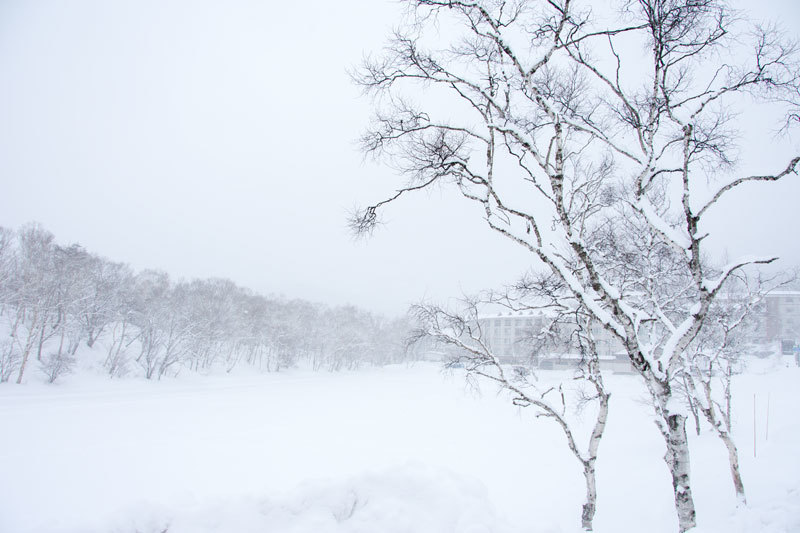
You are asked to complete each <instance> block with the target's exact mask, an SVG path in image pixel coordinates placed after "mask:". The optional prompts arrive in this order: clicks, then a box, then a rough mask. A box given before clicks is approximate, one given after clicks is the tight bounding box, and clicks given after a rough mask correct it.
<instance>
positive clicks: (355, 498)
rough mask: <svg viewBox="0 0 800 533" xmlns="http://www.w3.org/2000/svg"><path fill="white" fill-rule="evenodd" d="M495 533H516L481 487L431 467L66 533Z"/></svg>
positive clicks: (155, 512)
mask: <svg viewBox="0 0 800 533" xmlns="http://www.w3.org/2000/svg"><path fill="white" fill-rule="evenodd" d="M109 529H110V531H112V532H114V533H162V532H164V531H168V532H169V533H212V532H213V533H217V532H227V533H250V532H252V533H256V532H259V533H263V532H269V531H280V532H286V533H292V532H298V533H299V532H314V533H345V532H347V533H357V532H358V533H368V532H369V533H373V532H382V533H411V532H414V533H449V532H452V533H489V532H509V531H511V530H510V529H509V528H508V527H507V526H505V525H503V524H501V523H500V522H499V521H498V519H497V517H496V516H495V512H494V510H493V508H492V505H491V504H490V503H489V499H488V497H487V492H486V489H485V487H484V486H483V485H482V484H481V483H480V482H478V481H476V480H472V479H469V478H465V477H463V476H459V475H456V474H455V473H453V472H451V471H448V470H445V469H441V468H433V467H428V466H424V465H420V464H417V465H407V466H405V467H398V468H395V469H389V470H385V471H382V472H375V473H368V474H364V475H362V476H359V477H355V478H352V479H350V480H348V481H309V482H305V483H303V484H301V485H300V486H299V487H297V488H296V489H294V490H293V491H291V492H290V493H288V494H283V495H276V496H273V497H271V498H265V499H255V498H245V499H238V500H229V501H217V502H214V503H209V502H196V503H194V504H186V505H183V506H181V507H180V508H178V509H162V508H159V507H158V506H155V505H141V506H139V507H137V508H136V509H130V510H128V511H126V513H125V514H124V515H122V516H120V517H119V518H118V519H117V520H116V524H114V525H112V526H111V528H109V527H108V526H107V525H106V526H103V527H100V528H97V529H89V530H87V529H84V528H80V529H64V530H61V531H62V532H63V533H67V532H70V533H72V532H75V533H78V532H79V531H80V532H81V533H89V532H95V531H96V532H97V533H101V532H102V533H106V532H108V531H109Z"/></svg>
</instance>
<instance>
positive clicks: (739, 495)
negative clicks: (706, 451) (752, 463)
mask: <svg viewBox="0 0 800 533" xmlns="http://www.w3.org/2000/svg"><path fill="white" fill-rule="evenodd" d="M719 438H720V439H722V442H724V443H725V447H726V448H728V462H729V464H730V467H731V478H733V488H734V490H735V491H736V499H737V500H739V502H740V503H742V504H744V505H747V498H746V497H745V494H744V482H743V481H742V473H741V471H740V470H739V451H738V450H737V449H736V444H735V443H734V442H733V439H732V438H731V436H730V434H729V433H728V432H727V431H720V432H719Z"/></svg>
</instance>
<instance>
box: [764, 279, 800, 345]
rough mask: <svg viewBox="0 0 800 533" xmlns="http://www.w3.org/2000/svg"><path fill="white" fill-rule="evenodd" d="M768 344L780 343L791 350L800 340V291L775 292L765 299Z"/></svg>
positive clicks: (765, 329) (765, 338) (765, 327)
mask: <svg viewBox="0 0 800 533" xmlns="http://www.w3.org/2000/svg"><path fill="white" fill-rule="evenodd" d="M761 326H762V331H763V334H764V339H763V340H765V341H766V342H776V341H780V342H781V344H782V345H783V350H784V351H787V349H788V350H791V347H792V346H794V345H795V344H796V343H797V342H798V341H799V340H800V291H773V292H771V293H769V294H767V295H766V296H765V297H764V313H763V322H762V324H761Z"/></svg>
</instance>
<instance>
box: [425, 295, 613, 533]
mask: <svg viewBox="0 0 800 533" xmlns="http://www.w3.org/2000/svg"><path fill="white" fill-rule="evenodd" d="M464 303H465V310H464V312H463V313H462V312H452V311H448V310H445V309H443V308H441V307H439V306H436V305H415V306H413V307H412V310H411V314H412V316H413V317H414V318H415V319H416V322H417V324H418V326H419V329H418V330H417V331H416V333H415V334H414V336H413V337H412V340H414V341H416V340H420V339H425V338H430V339H434V340H435V341H436V342H438V343H440V344H442V345H444V346H445V347H453V348H455V350H452V351H450V356H449V358H448V364H449V365H450V366H452V365H455V364H457V365H458V366H463V367H464V368H465V369H466V372H467V375H468V376H471V377H479V378H482V379H485V380H488V381H490V382H492V383H494V384H496V385H497V386H498V387H500V388H501V389H504V390H506V391H508V392H510V393H511V394H512V396H513V403H514V405H517V406H520V407H530V408H533V409H535V410H536V412H537V416H542V417H546V418H549V419H552V420H554V421H555V422H556V423H557V424H558V426H559V428H560V429H561V431H562V432H563V434H564V437H565V438H566V442H567V446H568V447H569V450H570V452H572V454H573V455H574V456H575V458H576V459H577V460H578V462H579V463H580V464H581V468H582V470H583V476H584V481H585V484H586V496H585V501H584V503H583V507H582V512H581V525H582V527H583V529H585V530H587V531H591V530H592V521H593V520H594V515H595V511H596V508H597V482H596V476H595V463H596V461H597V454H598V450H599V447H600V440H601V439H602V437H603V432H604V431H605V426H606V420H607V418H608V402H609V398H610V394H609V393H608V392H607V391H606V390H605V386H604V384H603V376H602V374H601V371H600V360H599V357H598V353H597V345H596V344H595V340H594V336H593V334H592V328H591V323H592V320H593V318H592V316H591V315H588V314H586V313H585V312H582V311H581V310H579V309H573V310H572V312H571V313H570V312H567V313H568V314H569V315H570V316H571V319H572V320H574V322H573V325H574V328H572V330H571V331H570V338H569V339H562V340H563V343H564V344H572V345H573V346H574V347H576V348H577V349H578V350H579V351H580V354H581V356H582V357H581V360H580V364H579V365H577V366H576V367H575V370H576V372H577V375H576V376H575V379H576V380H581V381H585V382H587V383H589V384H590V385H591V388H592V389H593V390H592V392H591V393H590V394H585V393H584V392H583V391H580V394H578V396H577V398H575V400H576V401H575V402H574V403H571V402H570V398H569V394H568V393H567V392H566V391H565V389H564V384H563V383H560V384H558V385H557V386H556V385H549V384H548V385H546V386H544V387H543V386H541V385H540V384H539V382H538V379H537V378H536V377H535V375H534V374H533V373H532V372H531V370H530V369H528V368H527V367H523V366H510V365H507V364H506V365H504V364H502V362H501V359H500V357H498V356H497V355H496V352H495V351H494V350H493V347H492V346H491V344H490V343H489V342H487V338H486V333H485V332H484V331H483V329H484V327H483V326H482V321H481V319H480V317H479V314H478V302H476V301H475V300H466V301H465V302H464ZM562 318H564V317H563V316H562ZM554 323H555V322H550V323H549V324H554ZM591 402H596V403H597V413H596V416H595V419H594V424H593V425H592V430H591V432H590V434H589V438H588V443H587V444H586V446H585V447H583V449H582V446H581V445H579V444H578V437H577V436H576V430H575V427H574V421H570V418H569V415H568V413H567V410H568V408H570V409H583V408H584V407H585V406H586V405H587V404H588V403H591Z"/></svg>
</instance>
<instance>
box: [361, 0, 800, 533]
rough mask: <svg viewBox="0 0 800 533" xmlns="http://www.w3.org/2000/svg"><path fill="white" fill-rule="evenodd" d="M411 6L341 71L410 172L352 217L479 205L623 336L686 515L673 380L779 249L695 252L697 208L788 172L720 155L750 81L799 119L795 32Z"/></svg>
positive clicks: (377, 134)
mask: <svg viewBox="0 0 800 533" xmlns="http://www.w3.org/2000/svg"><path fill="white" fill-rule="evenodd" d="M406 4H407V5H408V7H409V15H408V16H409V18H408V22H407V24H406V25H405V26H404V27H402V28H401V29H399V30H397V31H396V32H395V33H394V35H393V36H392V39H391V40H390V42H389V45H388V46H387V48H386V49H385V51H384V52H383V53H382V54H381V55H379V56H376V57H372V58H369V59H367V60H366V61H365V63H364V65H363V67H362V68H361V69H360V70H359V71H358V72H357V73H356V74H355V75H354V77H355V80H356V82H357V83H359V84H360V85H361V86H362V87H363V88H364V90H365V91H366V92H368V93H372V94H375V95H377V96H378V99H377V100H376V108H377V111H376V115H375V118H374V121H373V123H372V125H371V126H370V128H369V129H368V131H367V132H366V133H365V134H364V136H363V138H362V146H363V149H364V150H365V151H366V152H367V153H371V154H374V155H376V156H379V157H382V158H384V160H386V161H387V162H389V163H390V164H391V165H392V166H394V168H396V169H397V170H398V171H399V172H401V173H402V174H404V175H405V176H407V177H408V182H406V183H405V184H404V185H403V186H402V187H401V188H400V189H398V190H397V192H396V193H394V194H392V195H391V196H389V197H387V198H386V199H384V200H382V201H380V202H377V203H375V204H373V205H370V206H368V207H367V208H365V209H363V210H360V211H358V212H357V213H356V214H354V216H353V217H352V219H351V226H352V228H353V229H354V230H355V231H356V232H359V233H369V232H371V231H372V230H373V229H374V227H375V226H376V224H377V223H378V222H379V213H380V211H381V210H382V209H383V208H385V207H386V206H387V205H388V204H390V203H391V202H394V201H395V200H397V199H398V198H401V197H402V196H404V195H406V194H408V193H412V192H414V191H419V190H423V189H427V188H430V187H434V186H448V185H449V186H451V187H452V188H454V189H455V190H456V191H458V192H459V193H460V194H461V195H462V196H463V197H464V198H466V199H467V200H470V201H473V202H476V203H478V204H480V205H481V206H482V208H483V212H484V217H485V220H486V222H487V224H488V225H489V227H490V228H492V229H493V230H495V231H496V232H498V233H499V234H500V235H502V236H504V237H506V238H508V239H510V240H512V241H514V242H515V243H517V244H519V245H520V246H522V247H524V248H525V249H527V250H528V251H530V252H531V254H532V256H533V257H534V258H536V259H537V260H538V261H539V263H540V264H542V265H543V266H544V267H545V268H546V269H547V270H549V271H550V272H552V273H553V274H554V275H555V276H557V277H558V278H559V279H560V280H561V281H562V282H563V284H564V286H565V287H566V290H568V291H569V292H570V293H571V295H572V296H573V297H574V298H575V299H576V300H577V301H578V303H579V306H580V307H581V308H582V309H584V310H585V311H586V312H587V313H589V314H590V315H591V316H592V318H593V320H594V321H595V322H596V323H598V324H600V325H601V326H602V327H603V328H605V329H606V330H607V331H608V332H609V333H610V334H611V335H613V336H614V337H615V338H616V339H618V340H619V342H620V343H621V344H622V346H623V347H624V349H625V351H626V352H627V354H628V356H629V358H630V360H631V363H632V364H633V366H634V368H635V369H636V370H637V371H638V373H639V374H640V375H641V376H642V378H643V379H644V382H645V384H646V385H647V387H648V390H649V391H650V394H651V396H652V399H653V406H654V409H655V414H656V422H657V425H658V427H659V429H660V431H661V433H662V435H663V438H664V443H665V446H666V454H665V461H666V463H667V466H668V468H669V471H670V474H671V476H672V485H673V492H674V498H675V507H676V512H677V517H678V528H679V530H680V531H686V530H688V529H691V528H692V527H694V525H695V514H696V512H695V506H694V501H693V498H692V490H691V482H690V470H689V447H688V441H687V437H686V428H685V424H686V419H687V413H686V412H685V409H684V408H683V407H682V406H681V405H680V402H675V401H673V397H674V394H673V386H674V384H675V382H676V379H677V377H678V375H679V371H680V369H681V368H683V367H684V366H685V363H686V358H687V347H688V346H689V345H690V344H691V342H692V341H693V340H694V339H695V337H696V336H697V335H698V333H699V332H700V330H701V328H702V326H703V323H704V321H705V319H706V316H707V314H708V312H709V309H710V307H711V305H712V303H713V301H714V299H715V298H716V296H717V295H718V293H719V291H720V290H721V288H722V287H723V285H724V284H725V282H726V281H727V280H728V278H729V277H730V276H731V275H732V274H734V273H735V272H737V271H739V270H740V269H742V268H743V267H745V266H747V265H750V264H756V263H768V262H771V261H773V259H774V258H772V257H764V258H754V257H743V258H741V259H737V260H734V261H731V262H730V263H729V264H727V265H725V266H723V267H721V268H718V269H709V268H708V267H707V265H706V263H705V261H704V254H705V253H706V252H705V249H706V237H707V236H708V234H707V231H708V229H707V228H706V226H705V225H704V222H705V220H706V218H707V216H708V214H709V213H711V212H713V211H714V210H716V209H719V208H720V206H723V205H724V203H725V200H726V198H727V197H728V195H729V193H730V192H731V191H732V190H734V189H738V188H740V187H743V186H749V185H750V184H751V183H755V182H770V181H777V180H779V179H782V178H784V177H786V176H788V175H790V174H793V173H796V168H797V166H798V163H800V156H798V157H794V158H791V160H789V161H786V162H782V163H778V164H776V165H775V168H774V169H772V171H771V172H765V173H763V174H755V175H749V176H741V175H737V173H736V170H735V166H734V165H733V163H734V162H735V148H736V146H735V142H734V141H735V134H734V132H733V126H734V125H735V122H734V121H735V114H733V110H734V109H736V108H737V106H740V105H742V104H743V103H744V102H746V101H747V97H749V96H755V97H757V98H758V99H759V100H760V101H769V102H773V103H777V104H779V105H783V106H784V107H783V109H785V110H786V113H785V115H784V116H785V122H784V123H783V126H785V127H786V128H788V127H792V126H794V124H795V123H796V122H797V120H796V118H797V116H798V115H797V110H798V109H800V106H798V102H800V90H798V87H799V86H800V85H799V84H798V72H800V69H798V67H797V63H796V49H795V47H794V45H792V44H791V43H788V44H787V43H786V42H785V40H783V39H782V37H781V35H780V33H779V32H777V31H776V30H775V29H774V28H759V27H756V28H753V29H749V28H744V27H743V26H742V25H741V24H740V23H739V22H738V21H736V20H735V19H733V18H732V17H731V15H730V12H729V10H728V8H727V6H726V5H725V3H724V2H723V1H717V0H638V1H630V2H622V3H621V6H620V10H619V12H617V13H611V14H607V16H604V17H603V16H600V14H598V13H596V12H593V11H592V10H591V9H589V7H588V6H585V5H584V6H583V7H581V5H579V3H578V2H577V1H572V0H551V1H548V2H541V3H538V2H536V3H535V2H529V1H526V0H514V1H502V0H407V1H406ZM443 41H444V42H443ZM641 52H646V54H647V56H648V59H647V61H646V62H642V61H641V60H639V59H638V57H637V56H639V54H640V53H641ZM415 101H422V102H427V104H428V105H417V104H415V103H414V102H415Z"/></svg>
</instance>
